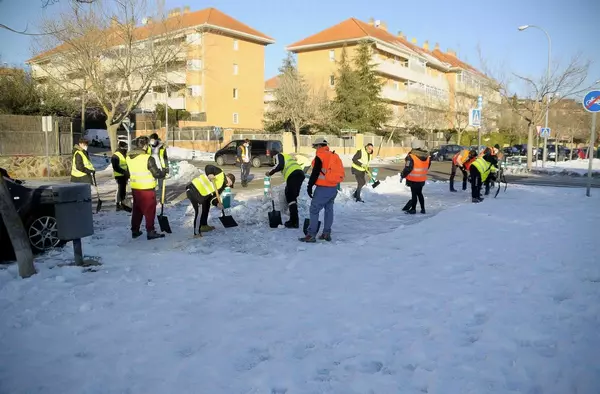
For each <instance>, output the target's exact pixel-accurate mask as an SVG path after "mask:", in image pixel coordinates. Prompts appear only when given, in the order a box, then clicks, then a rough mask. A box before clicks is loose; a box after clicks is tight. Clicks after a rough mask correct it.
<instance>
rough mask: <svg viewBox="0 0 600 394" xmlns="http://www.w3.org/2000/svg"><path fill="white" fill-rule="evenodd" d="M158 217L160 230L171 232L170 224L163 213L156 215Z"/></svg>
mask: <svg viewBox="0 0 600 394" xmlns="http://www.w3.org/2000/svg"><path fill="white" fill-rule="evenodd" d="M156 218H157V219H158V225H159V226H160V231H162V232H163V233H167V234H171V233H172V231H171V225H170V224H169V218H168V217H166V216H165V215H158V216H157V217H156Z"/></svg>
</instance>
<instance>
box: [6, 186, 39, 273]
mask: <svg viewBox="0 0 600 394" xmlns="http://www.w3.org/2000/svg"><path fill="white" fill-rule="evenodd" d="M0 217H1V218H2V221H3V222H4V226H5V227H6V230H7V232H8V237H9V238H10V242H11V244H12V246H13V250H14V251H15V256H16V257H17V264H18V265H19V275H20V276H21V277H22V278H29V277H30V276H31V275H33V274H35V267H34V265H33V253H32V252H31V244H30V243H29V238H28V237H27V233H26V232H25V227H24V226H23V222H22V221H21V218H20V217H19V214H18V213H17V210H16V209H15V205H14V204H13V200H12V197H11V196H10V192H9V191H8V188H7V187H6V181H5V180H4V177H3V176H2V175H0Z"/></svg>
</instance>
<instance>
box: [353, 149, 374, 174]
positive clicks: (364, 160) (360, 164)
mask: <svg viewBox="0 0 600 394" xmlns="http://www.w3.org/2000/svg"><path fill="white" fill-rule="evenodd" d="M363 153H364V154H366V155H367V156H370V157H365V158H363ZM372 157H373V155H369V153H368V152H367V150H366V149H365V148H362V149H359V150H357V151H356V153H355V154H354V156H352V164H354V166H352V169H351V170H350V171H351V172H352V173H353V174H356V173H357V172H361V173H364V172H365V171H364V166H365V163H368V162H370V161H371V159H372ZM361 160H362V161H361ZM355 166H358V167H360V168H362V170H359V169H357V168H355Z"/></svg>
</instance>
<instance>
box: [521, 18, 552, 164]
mask: <svg viewBox="0 0 600 394" xmlns="http://www.w3.org/2000/svg"><path fill="white" fill-rule="evenodd" d="M530 27H533V28H535V29H539V30H541V31H543V32H544V34H545V35H546V38H548V67H547V68H546V85H547V87H549V86H550V63H551V54H552V40H551V39H550V34H548V32H547V31H546V30H544V29H543V28H541V27H539V26H536V25H523V26H519V31H523V30H526V29H529V28H530ZM546 90H548V89H546ZM549 112H550V92H546V122H545V126H544V127H545V128H546V129H547V128H548V113H549ZM555 146H556V161H557V162H558V138H556V142H555ZM536 156H537V155H536ZM547 157H548V137H544V152H543V154H542V167H545V166H546V158H547ZM536 160H537V157H536Z"/></svg>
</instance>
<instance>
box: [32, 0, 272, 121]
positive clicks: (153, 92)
mask: <svg viewBox="0 0 600 394" xmlns="http://www.w3.org/2000/svg"><path fill="white" fill-rule="evenodd" d="M168 18H169V19H172V20H173V21H175V20H176V22H174V23H171V24H169V20H167V21H166V23H165V25H166V26H172V29H177V33H176V38H177V40H176V45H180V46H181V47H180V48H179V49H180V50H179V51H178V52H177V55H176V58H175V60H174V61H173V62H169V63H168V64H167V65H166V67H165V68H166V69H165V72H164V73H163V74H162V75H160V76H159V77H158V78H156V80H155V81H154V82H153V84H152V86H151V88H150V90H149V91H148V93H147V94H146V96H145V97H144V99H143V101H142V102H141V103H140V105H139V108H138V109H137V110H141V111H153V110H154V109H155V107H156V105H157V104H165V103H167V104H168V105H169V107H171V108H173V109H183V110H187V111H189V112H190V113H191V114H192V116H193V122H192V123H191V125H194V126H208V125H211V126H220V127H225V128H247V129H261V128H262V119H263V110H264V101H263V96H264V73H265V47H266V46H267V45H269V44H272V43H274V42H275V41H274V40H273V39H272V38H271V37H269V36H267V35H265V34H263V33H261V32H260V31H258V30H255V29H254V28H252V27H250V26H247V25H245V24H244V23H242V22H240V21H238V20H236V19H234V18H232V17H231V16H229V15H226V14H224V13H223V12H221V11H219V10H217V9H215V8H206V9H203V10H199V11H194V12H192V11H190V8H189V7H187V6H186V7H183V9H182V10H181V9H179V8H176V9H174V10H171V11H170V12H169V13H168ZM152 23H156V22H153V21H152V20H151V19H150V18H145V19H144V21H143V22H142V25H141V26H140V27H139V28H136V29H139V31H140V37H144V36H145V35H148V34H147V33H146V34H145V33H144V29H146V30H148V29H150V28H151V26H152ZM157 30H159V29H157ZM171 33H172V32H170V34H171ZM150 39H151V40H155V41H156V40H160V35H159V36H156V37H151V38H150ZM56 51H60V48H56V49H55V50H52V51H49V52H47V53H42V54H40V55H38V56H36V57H35V58H33V59H31V60H30V61H29V64H31V67H32V72H33V75H34V78H36V79H37V80H38V81H39V82H40V83H44V82H45V81H47V80H48V79H49V77H50V75H48V73H52V72H61V71H60V67H55V68H54V69H53V68H52V67H51V66H52V62H53V58H56Z"/></svg>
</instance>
